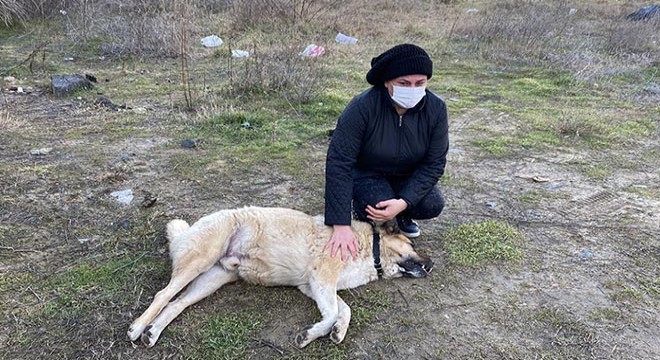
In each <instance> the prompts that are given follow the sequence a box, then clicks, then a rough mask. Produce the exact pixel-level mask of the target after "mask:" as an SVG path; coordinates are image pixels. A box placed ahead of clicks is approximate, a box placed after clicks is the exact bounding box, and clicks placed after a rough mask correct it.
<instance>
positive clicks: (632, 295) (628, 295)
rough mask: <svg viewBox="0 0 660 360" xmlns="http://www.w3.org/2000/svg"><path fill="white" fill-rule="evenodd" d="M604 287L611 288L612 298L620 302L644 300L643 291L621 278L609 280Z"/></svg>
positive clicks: (627, 302)
mask: <svg viewBox="0 0 660 360" xmlns="http://www.w3.org/2000/svg"><path fill="white" fill-rule="evenodd" d="M604 287H605V288H606V289H608V290H610V291H611V292H610V294H609V295H610V298H611V299H612V300H613V301H615V302H618V303H622V304H630V303H638V302H640V301H641V300H642V292H641V291H640V290H639V289H637V288H634V287H632V286H630V285H628V284H625V283H623V282H622V281H620V280H615V281H608V282H606V283H605V284H604Z"/></svg>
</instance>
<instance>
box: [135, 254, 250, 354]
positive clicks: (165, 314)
mask: <svg viewBox="0 0 660 360" xmlns="http://www.w3.org/2000/svg"><path fill="white" fill-rule="evenodd" d="M236 280H238V275H237V274H236V273H233V272H228V271H227V270H225V269H223V268H222V267H221V266H218V265H215V266H213V267H212V268H210V269H209V270H208V271H206V272H205V273H203V274H201V275H199V276H198V277H197V278H196V279H195V280H193V282H191V283H190V285H188V287H187V288H186V290H185V291H184V292H183V293H182V294H181V295H179V297H178V298H177V299H176V300H174V301H172V302H170V303H169V304H168V305H167V306H166V307H165V308H164V309H163V311H161V313H160V314H159V315H158V317H156V320H154V321H153V322H152V323H151V324H150V325H149V326H147V327H146V329H145V330H144V332H143V333H142V337H141V338H142V342H143V343H144V344H145V345H146V346H147V347H152V346H154V344H155V343H156V341H157V340H158V338H159V337H160V334H161V333H162V332H163V330H165V328H166V327H167V325H169V324H170V322H172V320H174V319H175V318H176V317H177V316H179V314H181V312H182V311H183V310H184V309H185V308H187V307H188V306H190V305H192V304H194V303H196V302H198V301H200V300H202V299H204V298H205V297H207V296H209V295H211V294H212V293H213V292H215V291H216V290H218V289H219V288H220V287H222V286H223V285H225V284H228V283H231V282H234V281H236Z"/></svg>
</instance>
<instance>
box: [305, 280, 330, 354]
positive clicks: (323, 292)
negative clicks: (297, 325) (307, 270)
mask: <svg viewBox="0 0 660 360" xmlns="http://www.w3.org/2000/svg"><path fill="white" fill-rule="evenodd" d="M298 289H300V291H302V292H303V294H305V295H307V296H309V297H311V298H312V299H314V301H316V305H317V306H318V308H319V311H320V312H321V316H322V317H323V319H322V320H321V321H319V322H317V323H316V324H314V325H312V326H310V327H308V328H306V329H304V330H302V331H301V332H300V333H298V335H296V345H298V347H300V348H303V347H305V346H307V344H309V343H310V342H312V341H314V340H315V339H316V338H318V337H321V336H325V335H327V334H328V333H329V332H330V330H331V328H332V326H333V325H334V324H335V323H336V322H337V319H338V318H339V313H338V305H337V298H338V296H337V288H336V285H329V284H320V283H319V282H318V281H317V280H316V279H314V277H312V278H311V279H310V283H309V285H300V286H298Z"/></svg>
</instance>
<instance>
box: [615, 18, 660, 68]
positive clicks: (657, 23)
mask: <svg viewBox="0 0 660 360" xmlns="http://www.w3.org/2000/svg"><path fill="white" fill-rule="evenodd" d="M606 31H607V37H606V40H605V43H604V48H605V49H606V50H607V51H608V52H609V53H611V54H644V53H650V54H652V53H655V54H656V55H658V57H660V51H658V49H659V48H660V47H659V44H658V42H659V41H660V17H656V18H655V19H649V20H647V21H628V20H626V19H624V18H620V19H614V20H612V21H611V22H608V24H607V28H606ZM658 57H656V58H658Z"/></svg>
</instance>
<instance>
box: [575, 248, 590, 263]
mask: <svg viewBox="0 0 660 360" xmlns="http://www.w3.org/2000/svg"><path fill="white" fill-rule="evenodd" d="M576 255H577V256H578V258H579V259H580V260H583V261H584V260H591V259H592V258H593V257H594V252H593V251H591V249H583V250H582V251H580V252H577V254H576Z"/></svg>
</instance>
